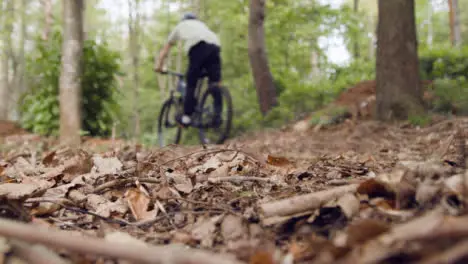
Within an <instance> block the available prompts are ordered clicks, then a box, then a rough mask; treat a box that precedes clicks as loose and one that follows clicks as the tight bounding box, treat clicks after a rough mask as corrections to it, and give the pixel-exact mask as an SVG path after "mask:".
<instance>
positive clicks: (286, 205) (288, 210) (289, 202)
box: [260, 184, 359, 218]
mask: <svg viewBox="0 0 468 264" xmlns="http://www.w3.org/2000/svg"><path fill="white" fill-rule="evenodd" d="M358 186H359V185H358V184H351V185H346V186H340V187H335V188H332V189H328V190H324V191H319V192H315V193H311V194H305V195H300V196H295V197H292V198H287V199H283V200H279V201H273V202H267V203H264V204H261V205H260V209H261V210H262V211H263V215H264V217H266V218H268V217H272V216H288V215H292V214H298V213H301V212H305V211H310V210H314V209H317V208H319V207H320V206H322V205H323V204H324V203H326V202H328V201H330V200H333V199H337V198H339V197H341V196H342V195H344V194H346V193H349V192H355V191H356V190H357V187H358Z"/></svg>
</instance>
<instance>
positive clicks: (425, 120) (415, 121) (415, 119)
mask: <svg viewBox="0 0 468 264" xmlns="http://www.w3.org/2000/svg"><path fill="white" fill-rule="evenodd" d="M408 122H410V124H412V125H413V126H419V127H424V126H427V125H428V124H429V123H430V122H431V117H430V116H429V115H411V116H409V117H408Z"/></svg>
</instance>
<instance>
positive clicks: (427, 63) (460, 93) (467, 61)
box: [420, 47, 468, 115]
mask: <svg viewBox="0 0 468 264" xmlns="http://www.w3.org/2000/svg"><path fill="white" fill-rule="evenodd" d="M420 69H421V75H422V78H423V79H429V80H433V85H432V86H431V87H430V89H431V91H432V92H433V93H434V95H435V100H434V102H433V103H432V106H431V110H433V111H436V112H442V113H448V112H452V111H453V110H455V112H456V114H462V115H466V114H468V47H462V48H459V49H453V48H451V47H434V48H432V49H427V50H423V51H421V52H420Z"/></svg>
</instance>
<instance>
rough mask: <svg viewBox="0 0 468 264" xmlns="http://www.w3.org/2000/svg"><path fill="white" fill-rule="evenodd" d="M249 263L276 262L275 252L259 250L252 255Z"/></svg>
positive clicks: (265, 263)
mask: <svg viewBox="0 0 468 264" xmlns="http://www.w3.org/2000/svg"><path fill="white" fill-rule="evenodd" d="M249 264H276V262H275V260H274V256H273V253H271V252H268V251H257V252H255V253H254V254H253V255H252V257H250V260H249Z"/></svg>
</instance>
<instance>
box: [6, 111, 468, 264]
mask: <svg viewBox="0 0 468 264" xmlns="http://www.w3.org/2000/svg"><path fill="white" fill-rule="evenodd" d="M467 131H468V119H466V118H456V119H451V120H441V121H439V122H435V123H434V124H432V125H431V126H429V127H426V128H414V127H411V126H408V125H405V124H403V125H388V124H381V123H378V122H374V121H366V122H360V123H357V124H350V123H344V124H340V125H336V126H331V127H325V128H321V130H313V131H309V130H307V131H304V130H301V131H299V132H298V131H295V130H294V129H285V130H282V131H269V132H261V133H262V134H253V135H250V136H246V137H243V138H238V139H234V140H232V141H231V142H228V143H227V144H226V145H223V146H204V147H203V148H200V147H197V146H192V147H182V146H170V147H166V148H161V149H145V148H142V147H139V146H132V145H123V144H121V145H118V146H116V145H114V144H112V147H110V148H109V149H108V150H104V151H103V150H102V146H100V150H96V149H93V148H92V147H90V146H86V145H84V146H83V148H82V149H80V150H70V149H67V148H60V147H59V146H58V145H57V144H54V143H53V142H50V141H47V140H46V139H38V138H37V137H31V136H29V135H27V134H26V135H25V137H26V138H25V139H24V140H23V141H21V140H16V141H13V142H12V141H11V140H10V141H8V140H6V142H10V143H9V144H10V145H9V148H7V149H5V150H2V152H1V153H0V154H1V156H0V165H1V166H0V176H1V178H0V179H1V184H0V200H1V201H2V203H1V205H0V217H1V218H0V222H1V223H0V241H1V243H0V245H1V249H2V251H1V252H0V256H1V260H2V261H3V262H7V261H14V260H16V259H21V260H22V261H27V262H28V261H29V263H44V262H41V260H42V261H46V262H48V263H104V262H106V261H109V260H119V261H124V260H125V261H130V263H250V264H251V263H259V264H289V263H462V262H464V261H467V260H468V253H467V252H468V227H467V225H466V223H467V221H468V214H467V213H468V204H467V201H468V200H467V199H468V170H466V166H467V162H468V159H467V156H468V150H467V140H468V135H467ZM41 142H42V143H41ZM15 144H16V145H15ZM24 230H30V233H27V234H25V231H24ZM28 232H29V231H28ZM41 232H48V233H47V234H49V235H45V233H44V234H43V235H41V234H42V233H41ZM33 245H35V246H34V247H33ZM39 246H40V247H39ZM44 246H45V247H44ZM38 247H39V248H38ZM33 255H34V256H36V255H37V256H38V257H37V258H31V256H33Z"/></svg>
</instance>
